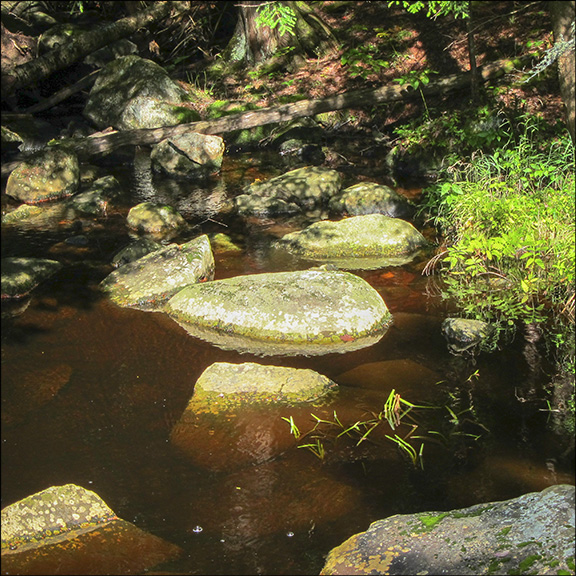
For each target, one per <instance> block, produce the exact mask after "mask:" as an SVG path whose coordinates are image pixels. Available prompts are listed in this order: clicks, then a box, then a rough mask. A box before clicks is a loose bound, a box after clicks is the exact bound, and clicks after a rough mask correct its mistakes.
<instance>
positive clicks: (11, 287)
mask: <svg viewBox="0 0 576 576" xmlns="http://www.w3.org/2000/svg"><path fill="white" fill-rule="evenodd" d="M61 268H62V264H60V262H57V261H56V260H47V259H45V258H2V298H22V297H23V296H26V294H28V293H29V292H30V291H32V290H33V289H34V288H36V286H38V284H40V283H41V282H43V281H44V280H46V279H47V278H50V276H52V275H54V274H56V272H58V271H59V270H60V269H61Z"/></svg>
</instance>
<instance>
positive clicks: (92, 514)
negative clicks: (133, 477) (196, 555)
mask: <svg viewBox="0 0 576 576" xmlns="http://www.w3.org/2000/svg"><path fill="white" fill-rule="evenodd" d="M181 554H182V549H181V548H179V547H178V546H176V545H174V544H171V543H170V542H166V541H165V540H162V539H161V538H159V537H158V536H154V535H152V534H149V533H147V532H144V531H143V530H141V529H140V528H137V527H136V526H134V525H133V524H131V523H130V522H126V521H125V520H122V519H121V518H118V517H117V516H116V514H115V513H114V512H113V511H112V510H111V509H110V508H109V507H108V506H107V505H106V503H105V502H104V501H103V500H102V499H101V498H100V497H99V496H98V495H97V494H96V493H94V492H92V491H90V490H86V489H85V488H82V487H80V486H76V485H74V484H66V485H64V486H52V487H50V488H48V489H46V490H43V491H42V492H38V493H36V494H33V495H31V496H28V497H27V498H24V499H23V500H20V501H19V502H15V503H14V504H11V505H10V506H7V507H6V508H4V509H3V510H2V572H3V573H4V574H84V573H87V572H86V570H87V569H88V570H89V572H88V573H92V572H93V570H94V566H95V565H94V559H96V558H97V559H98V562H97V571H98V572H97V573H98V574H142V573H144V572H147V571H148V570H149V569H150V568H153V567H154V566H156V565H158V564H161V563H162V562H167V561H168V560H174V559H175V558H177V557H178V556H179V555H181Z"/></svg>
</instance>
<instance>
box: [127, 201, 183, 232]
mask: <svg viewBox="0 0 576 576" xmlns="http://www.w3.org/2000/svg"><path fill="white" fill-rule="evenodd" d="M126 222H127V223H128V226H130V228H132V229H134V230H136V231H138V232H144V233H146V234H152V235H156V236H170V235H171V234H174V233H177V232H178V231H180V230H182V229H183V228H185V227H186V220H184V218H183V217H182V215H181V214H180V213H179V212H178V211H177V210H176V209H175V208H172V206H168V205H167V204H154V203H152V202H142V203H140V204H137V205H136V206H134V207H132V208H131V209H130V212H128V216H127V218H126Z"/></svg>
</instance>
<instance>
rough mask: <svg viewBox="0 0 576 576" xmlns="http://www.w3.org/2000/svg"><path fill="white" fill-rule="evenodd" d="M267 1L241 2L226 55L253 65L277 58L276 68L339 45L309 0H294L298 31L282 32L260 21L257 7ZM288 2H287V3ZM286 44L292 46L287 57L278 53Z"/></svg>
mask: <svg viewBox="0 0 576 576" xmlns="http://www.w3.org/2000/svg"><path fill="white" fill-rule="evenodd" d="M265 3H267V2H262V1H252V2H249V3H248V2H244V3H241V4H240V5H239V6H238V21H237V24H236V30H235V31H234V35H233V37H232V39H231V40H230V42H229V44H228V46H227V48H226V50H225V51H224V54H223V56H224V59H225V60H227V61H232V62H242V63H244V64H247V65H249V66H253V65H255V64H262V63H263V62H267V61H269V60H270V59H271V58H273V57H274V58H275V59H277V62H275V63H274V64H275V65H276V68H280V67H281V66H284V67H287V66H290V65H294V64H297V63H298V61H299V59H301V58H302V57H303V56H304V55H305V54H309V55H311V54H318V53H322V52H324V51H325V50H326V49H328V48H333V47H335V46H336V39H335V37H334V35H333V34H332V31H331V30H330V28H329V27H328V26H326V24H324V23H323V22H322V21H321V20H320V19H319V18H318V17H317V16H316V15H315V14H314V11H313V10H312V9H311V8H309V7H308V6H307V4H306V3H305V2H290V3H289V4H290V7H291V8H292V10H294V12H295V14H296V18H297V20H296V23H295V25H294V34H293V35H292V34H289V33H284V34H283V35H280V32H279V29H278V28H275V29H271V28H269V27H268V26H258V25H257V24H256V17H257V14H258V12H257V8H258V6H259V5H261V4H265ZM284 4H286V3H284ZM282 48H290V50H289V51H286V54H285V55H284V56H283V57H276V56H275V55H276V54H277V53H278V51H279V50H281V49H282Z"/></svg>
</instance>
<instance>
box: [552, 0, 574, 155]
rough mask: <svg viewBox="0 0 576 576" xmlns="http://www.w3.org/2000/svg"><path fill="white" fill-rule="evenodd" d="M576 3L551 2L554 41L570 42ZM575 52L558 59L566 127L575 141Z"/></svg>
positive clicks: (569, 52)
mask: <svg viewBox="0 0 576 576" xmlns="http://www.w3.org/2000/svg"><path fill="white" fill-rule="evenodd" d="M575 7H576V2H574V0H572V1H570V2H559V1H554V2H550V16H551V17H552V29H553V31H554V41H555V42H558V41H560V40H561V39H562V38H564V40H568V38H569V37H570V27H571V25H572V22H574V9H575ZM574 67H575V63H574V51H573V50H568V51H567V52H565V53H564V54H563V55H562V56H560V58H558V78H559V80H560V94H561V95H562V101H563V102H564V108H565V111H566V125H567V126H568V132H569V133H570V137H571V138H572V143H573V144H574V143H576V140H575V139H574V116H575V111H576V110H575V108H576V96H575V91H574V77H575V71H574Z"/></svg>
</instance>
